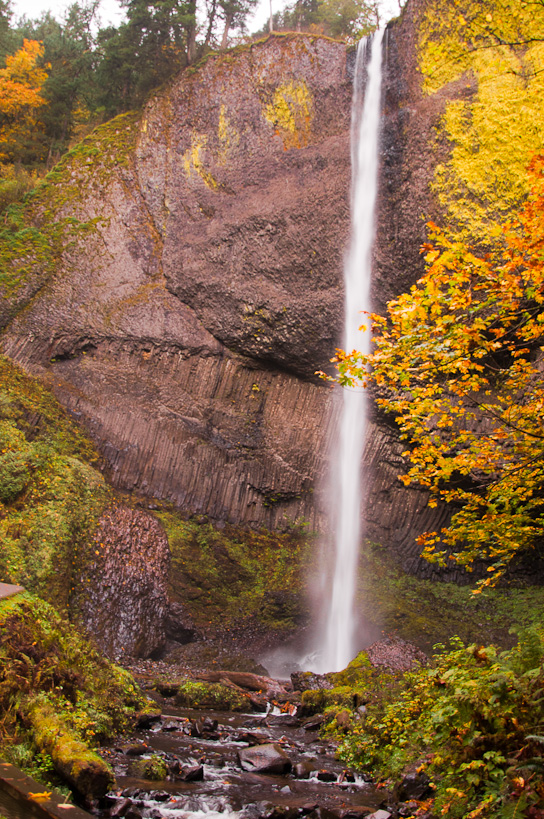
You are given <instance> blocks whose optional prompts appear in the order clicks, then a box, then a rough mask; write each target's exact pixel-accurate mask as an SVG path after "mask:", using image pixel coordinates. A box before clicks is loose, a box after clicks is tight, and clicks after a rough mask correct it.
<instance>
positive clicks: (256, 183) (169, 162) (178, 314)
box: [3, 36, 351, 527]
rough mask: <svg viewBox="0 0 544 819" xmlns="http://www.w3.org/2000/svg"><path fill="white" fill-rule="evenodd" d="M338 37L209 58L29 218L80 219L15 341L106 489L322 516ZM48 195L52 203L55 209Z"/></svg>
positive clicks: (218, 513) (337, 292)
mask: <svg viewBox="0 0 544 819" xmlns="http://www.w3.org/2000/svg"><path fill="white" fill-rule="evenodd" d="M348 62H349V61H348V59H347V57H346V50H345V47H344V46H343V45H342V44H340V43H336V42H332V41H328V40H325V39H322V38H317V39H309V38H305V37H298V36H294V37H292V38H291V37H281V38H273V39H271V40H269V41H268V42H266V43H264V44H258V45H255V46H253V47H251V48H248V49H246V50H244V51H242V52H241V53H239V54H236V55H228V56H223V57H219V58H211V59H209V60H208V61H207V62H206V63H205V64H204V65H203V66H202V67H201V68H200V69H199V70H197V71H195V72H194V73H193V74H192V75H188V74H185V75H184V76H182V77H181V78H180V79H179V80H178V81H177V82H176V83H174V84H173V85H172V86H171V87H170V88H169V89H168V90H167V91H166V92H165V93H164V94H163V95H161V96H159V97H157V98H156V99H154V100H153V101H151V102H150V104H149V105H148V107H147V108H146V110H145V111H144V114H143V116H142V118H141V119H140V120H138V121H134V119H131V118H130V117H124V118H120V119H118V120H117V121H115V122H114V123H112V124H109V125H108V126H106V127H105V128H104V129H102V130H99V131H98V132H97V134H96V135H94V136H93V137H91V138H90V139H88V140H87V141H86V142H85V143H84V144H83V145H82V146H81V147H80V148H79V149H78V150H77V151H76V152H75V153H74V154H73V155H72V156H68V157H67V158H66V159H65V161H64V163H63V164H62V166H61V168H60V170H59V171H58V172H57V174H56V179H55V180H54V181H53V183H50V184H49V186H48V190H46V191H45V192H44V193H42V194H40V195H39V196H38V197H37V200H35V201H34V202H33V204H32V207H33V215H34V219H35V222H36V223H37V224H39V223H40V220H43V219H47V218H51V211H52V210H53V212H54V216H55V218H56V219H57V220H61V219H66V218H67V217H71V218H75V219H77V220H78V224H79V225H83V226H84V228H83V227H82V228H81V230H80V231H79V232H78V233H77V235H76V237H75V239H74V240H72V241H71V242H65V244H64V249H63V252H62V257H61V263H60V265H59V268H58V271H57V273H56V274H55V275H53V276H51V277H50V278H49V279H48V280H47V281H43V280H42V281H40V282H39V284H38V285H33V289H34V291H37V295H35V296H34V298H33V299H32V300H31V301H30V303H28V305H27V307H26V309H24V310H23V311H22V312H20V313H19V314H18V316H17V317H16V318H15V319H14V320H13V321H12V322H11V324H10V325H9V327H8V328H7V331H6V333H5V335H4V338H3V349H4V351H5V352H6V353H7V354H8V355H9V356H11V357H12V358H14V359H15V360H17V361H18V362H20V363H22V364H23V365H24V366H25V367H27V368H30V369H31V371H33V372H34V373H39V374H41V375H44V376H46V377H48V378H49V380H50V383H51V384H52V385H53V387H54V389H55V392H56V394H57V396H58V397H59V398H60V400H61V402H62V403H63V404H65V406H67V407H68V408H69V409H70V410H71V411H72V412H73V413H74V414H75V415H76V417H78V418H79V419H80V420H81V421H82V422H83V423H84V424H85V426H87V427H88V429H89V430H90V431H91V433H92V435H93V437H94V439H95V440H96V442H97V444H98V446H99V448H100V450H101V452H102V453H103V455H104V458H105V461H106V464H107V467H108V470H109V472H110V475H111V477H112V480H113V482H114V484H115V485H117V486H120V487H123V488H126V489H130V490H136V491H139V492H143V493H145V494H148V495H151V496H157V497H161V498H166V499H169V500H171V501H173V502H174V503H176V504H177V505H178V506H180V507H182V508H185V509H188V510H192V511H195V512H203V513H207V514H209V515H210V516H211V517H212V518H215V519H219V520H221V519H223V520H229V521H232V522H236V523H239V522H241V523H248V524H255V525H257V524H264V525H267V526H270V527H275V526H281V525H285V524H287V523H288V522H289V520H291V521H293V520H296V519H298V518H301V517H302V518H305V519H307V520H309V521H310V522H311V524H312V525H313V526H319V525H320V519H319V518H320V513H319V511H318V507H317V504H316V502H315V495H314V489H315V487H316V484H317V483H318V479H319V476H320V475H321V474H322V473H323V470H324V465H325V464H326V458H327V441H328V439H329V433H330V429H331V425H333V424H334V417H333V416H334V414H333V413H332V411H331V399H332V395H331V393H330V392H329V390H327V389H326V388H324V387H323V386H321V385H320V384H316V383H315V379H313V380H309V379H310V378H312V376H313V372H314V370H315V369H316V368H318V367H322V366H324V365H325V364H326V362H327V361H328V359H329V358H330V356H331V354H332V352H333V350H334V347H335V345H336V344H337V343H338V338H339V334H340V323H341V314H342V297H341V272H342V254H343V248H344V245H345V241H346V232H347V226H348V197H349V176H350V167H349V116H350V95H351V83H350V78H349V73H348ZM51 203H52V204H51Z"/></svg>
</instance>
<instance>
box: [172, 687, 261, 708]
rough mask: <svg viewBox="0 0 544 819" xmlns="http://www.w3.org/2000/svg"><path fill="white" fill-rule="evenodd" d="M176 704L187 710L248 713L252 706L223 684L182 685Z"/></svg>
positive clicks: (241, 695) (179, 688) (244, 698)
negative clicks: (198, 709)
mask: <svg viewBox="0 0 544 819" xmlns="http://www.w3.org/2000/svg"><path fill="white" fill-rule="evenodd" d="M176 703H177V704H178V705H182V706H183V707H185V708H200V709H209V710H211V711H247V710H248V709H249V708H250V706H249V703H248V698H247V697H245V696H244V695H243V694H241V693H239V692H238V691H235V690H234V689H232V688H229V687H228V686H226V685H222V684H221V683H205V682H195V681H194V680H186V681H184V682H182V683H180V685H179V687H178V691H177V694H176Z"/></svg>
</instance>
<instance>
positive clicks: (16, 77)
mask: <svg viewBox="0 0 544 819" xmlns="http://www.w3.org/2000/svg"><path fill="white" fill-rule="evenodd" d="M42 56H43V46H42V45H41V43H38V42H37V41H36V40H25V41H24V43H23V46H22V48H20V49H19V50H18V51H17V52H16V53H15V54H13V55H11V56H8V57H7V58H6V67H5V68H3V69H0V162H12V163H13V162H28V161H36V160H38V161H39V160H40V159H43V153H44V150H45V146H44V140H43V124H42V123H41V121H40V119H39V115H40V112H41V111H42V110H43V108H44V106H45V105H46V100H45V98H44V97H43V96H42V93H41V92H42V88H43V85H44V83H45V81H46V79H47V71H46V70H45V69H44V68H40V67H39V65H38V62H39V60H40V58H41V57H42Z"/></svg>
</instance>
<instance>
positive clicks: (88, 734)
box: [0, 593, 148, 780]
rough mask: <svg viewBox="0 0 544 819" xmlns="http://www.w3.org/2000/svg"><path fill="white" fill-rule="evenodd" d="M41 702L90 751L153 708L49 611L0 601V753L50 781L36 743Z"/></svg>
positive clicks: (26, 599) (25, 599) (25, 600)
mask: <svg viewBox="0 0 544 819" xmlns="http://www.w3.org/2000/svg"><path fill="white" fill-rule="evenodd" d="M37 703H39V705H40V707H41V708H45V707H48V708H50V709H51V710H52V712H53V713H54V714H55V719H56V720H57V721H60V722H61V723H62V724H63V725H65V726H66V727H67V728H68V730H69V731H70V732H71V734H72V735H74V736H75V737H76V738H77V739H79V740H81V741H82V742H84V743H85V744H86V745H88V746H91V747H92V746H94V745H97V744H99V743H102V742H105V741H107V740H110V739H112V738H113V737H114V736H115V735H117V734H118V733H119V732H121V731H123V730H127V729H128V728H130V727H131V726H132V725H133V724H134V721H135V717H136V715H137V713H139V712H140V711H142V710H145V709H146V708H148V704H147V701H146V700H145V699H144V698H143V696H142V695H141V693H140V692H139V690H138V689H137V687H136V685H135V683H134V681H133V679H132V677H131V676H130V674H129V673H128V672H126V671H124V670H123V669H121V668H119V667H117V666H115V665H113V664H112V663H110V662H108V661H107V660H105V659H104V658H103V657H101V656H100V654H99V653H98V652H97V651H96V650H95V649H94V648H93V647H92V646H91V645H90V644H89V643H87V642H86V641H85V640H83V639H82V638H81V636H80V635H79V634H78V632H77V631H76V630H75V629H74V628H73V626H71V625H70V624H69V623H68V622H67V621H65V620H64V619H63V618H62V617H61V616H60V615H59V614H58V613H57V612H56V611H55V609H53V608H52V607H51V606H50V605H49V604H47V603H45V602H44V601H42V600H39V599H38V598H36V597H34V596H33V595H30V594H28V593H24V594H18V595H16V596H14V597H11V598H8V599H6V600H2V601H0V750H1V753H2V756H4V757H5V758H6V759H8V761H10V762H12V763H13V764H15V765H19V766H21V767H23V768H24V769H25V770H27V771H28V772H29V773H31V774H32V775H33V776H36V777H37V778H39V779H42V780H43V779H46V780H47V779H48V778H50V776H51V773H52V765H51V760H50V759H49V757H48V756H47V754H44V753H43V752H40V750H39V749H38V748H37V747H36V745H35V742H34V739H33V729H32V718H31V715H32V709H33V708H35V707H36V704H37Z"/></svg>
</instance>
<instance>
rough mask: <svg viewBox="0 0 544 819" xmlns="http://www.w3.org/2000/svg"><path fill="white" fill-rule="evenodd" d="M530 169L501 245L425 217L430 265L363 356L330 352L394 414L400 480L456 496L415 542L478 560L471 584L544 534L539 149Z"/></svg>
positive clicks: (432, 554)
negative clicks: (472, 239)
mask: <svg viewBox="0 0 544 819" xmlns="http://www.w3.org/2000/svg"><path fill="white" fill-rule="evenodd" d="M529 172H530V177H531V185H532V193H531V195H530V197H529V198H528V200H527V202H526V205H525V207H524V209H523V211H522V212H521V214H520V216H519V218H518V219H517V220H516V221H514V222H511V223H509V224H507V225H505V226H504V229H503V244H502V247H501V249H500V250H499V251H497V252H496V253H495V254H494V255H487V256H486V255H482V254H479V253H476V252H475V251H474V250H473V249H471V248H470V247H469V246H467V245H466V244H464V243H463V242H461V241H460V240H455V239H453V238H451V237H448V235H447V234H446V233H445V232H443V231H441V230H440V229H439V228H438V227H437V226H436V225H432V224H431V225H430V228H431V231H432V235H431V241H430V242H429V243H428V244H426V245H425V246H424V248H423V252H424V254H425V260H426V272H425V274H424V276H423V277H422V278H421V279H420V280H419V281H418V282H417V284H416V285H415V286H414V287H412V289H411V291H410V292H409V293H405V294H404V295H401V296H400V297H399V298H398V299H396V300H395V301H392V302H390V304H389V305H388V316H387V318H383V317H379V316H374V317H373V318H374V331H375V334H376V335H375V338H374V348H373V352H372V353H371V355H370V356H368V357H367V359H366V360H365V359H364V358H363V359H361V356H360V355H359V354H358V353H356V352H355V351H354V352H351V353H349V354H346V353H344V352H342V351H339V352H338V356H337V361H338V367H339V372H340V376H339V380H340V382H341V383H343V384H349V383H353V381H354V380H355V381H357V382H359V383H361V384H365V385H367V384H369V383H370V385H371V386H372V387H373V389H374V390H375V393H376V400H377V403H378V405H379V406H381V407H382V408H383V409H384V410H386V411H387V412H388V413H392V414H393V415H394V416H395V418H396V422H397V424H398V426H399V428H400V432H401V437H402V438H403V439H404V440H406V441H407V444H408V445H407V450H406V452H405V453H404V455H405V457H406V458H407V459H408V460H409V462H410V468H409V470H408V472H407V474H405V475H403V476H402V478H401V479H402V480H403V482H404V483H405V485H410V484H412V483H414V484H419V485H421V486H423V487H425V488H426V489H427V490H428V491H429V493H430V501H429V503H430V505H431V506H435V505H436V504H437V502H438V501H439V500H443V501H446V502H447V503H449V504H451V507H452V509H453V516H452V519H451V525H450V526H449V527H448V528H446V529H444V530H442V531H441V532H427V533H424V534H422V535H421V537H420V538H419V543H420V544H421V545H422V546H423V547H424V551H423V555H424V556H425V557H426V558H428V559H429V560H432V561H437V562H439V563H441V564H444V563H445V562H446V561H448V560H453V561H456V562H457V563H458V564H461V565H463V566H465V567H467V568H468V569H469V570H470V569H471V567H472V566H473V564H474V562H475V561H481V560H484V561H485V562H487V564H488V565H487V571H488V575H487V576H486V578H485V579H484V580H483V581H481V583H480V587H481V586H485V585H489V584H490V583H493V582H495V580H496V579H497V578H498V577H500V576H501V575H502V574H503V573H504V572H505V570H506V568H507V566H508V564H509V562H510V561H511V560H512V558H513V557H514V555H516V554H518V553H520V552H522V551H523V550H527V549H530V548H534V547H535V545H537V544H538V543H539V541H541V539H542V535H543V534H544V358H543V355H542V353H543V349H544V348H543V343H544V157H543V156H539V157H537V158H536V159H534V160H533V162H532V163H531V165H530V169H529ZM367 368H370V371H367Z"/></svg>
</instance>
